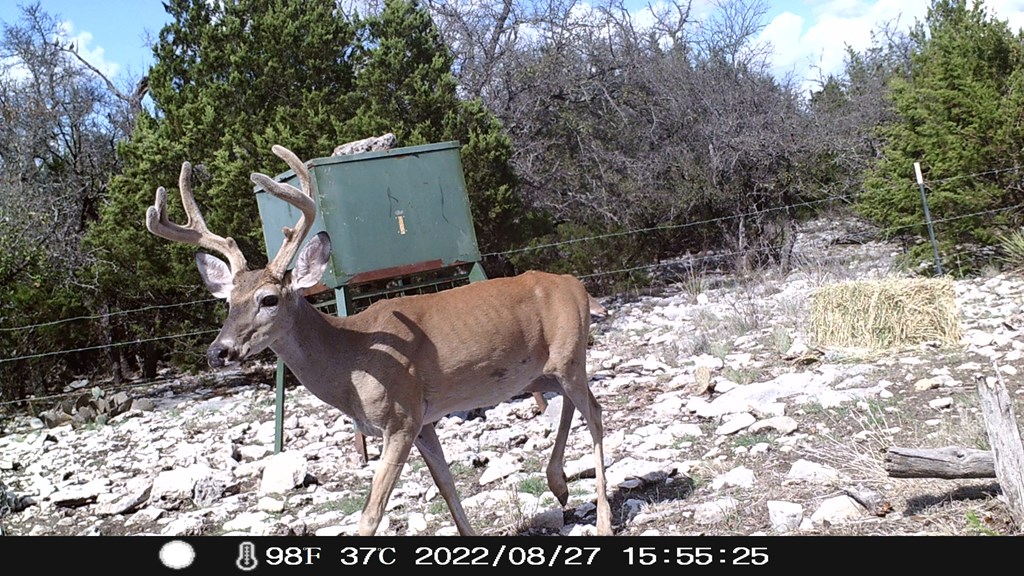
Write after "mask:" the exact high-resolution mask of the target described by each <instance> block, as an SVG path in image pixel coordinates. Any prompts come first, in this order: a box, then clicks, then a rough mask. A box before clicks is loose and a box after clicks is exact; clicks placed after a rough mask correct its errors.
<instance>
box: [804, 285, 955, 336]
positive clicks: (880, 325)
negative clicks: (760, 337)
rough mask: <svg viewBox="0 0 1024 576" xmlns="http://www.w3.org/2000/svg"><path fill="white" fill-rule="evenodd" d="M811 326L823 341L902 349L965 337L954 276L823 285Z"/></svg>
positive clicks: (814, 300)
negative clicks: (924, 343) (961, 325)
mask: <svg viewBox="0 0 1024 576" xmlns="http://www.w3.org/2000/svg"><path fill="white" fill-rule="evenodd" d="M811 327H812V331H813V336H814V338H815V340H816V342H817V343H818V345H821V346H837V347H844V348H845V347H856V348H869V349H876V350H877V349H889V348H900V347H903V346H911V345H915V344H921V343H923V342H938V343H940V344H943V345H953V344H956V343H958V342H959V341H960V334H961V329H960V314H959V310H958V309H957V305H956V299H955V294H954V292H953V280H952V279H951V278H887V279H883V280H864V281H857V282H845V283H842V284H834V285H830V286H825V287H823V288H820V289H818V290H817V291H816V292H815V293H814V295H813V296H812V300H811Z"/></svg>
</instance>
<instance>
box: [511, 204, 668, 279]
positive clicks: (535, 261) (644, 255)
mask: <svg viewBox="0 0 1024 576" xmlns="http://www.w3.org/2000/svg"><path fill="white" fill-rule="evenodd" d="M509 258H510V260H511V261H512V263H513V264H514V265H515V266H516V267H517V268H519V269H521V270H526V269H537V270H546V271H548V272H554V273H558V274H574V275H577V276H583V280H584V281H585V282H586V284H587V287H588V289H589V290H590V292H591V293H592V294H597V295H601V294H611V293H617V292H623V291H626V289H636V288H637V287H642V286H646V285H648V284H649V283H650V274H649V273H650V266H649V265H645V264H644V263H646V262H650V261H651V260H653V259H654V258H655V256H654V253H653V251H652V248H651V246H650V245H649V244H647V243H645V242H644V241H643V239H642V238H640V237H639V236H638V235H636V234H623V233H622V232H621V231H620V230H614V229H613V230H609V229H605V228H601V227H600V226H599V225H591V226H586V225H581V224H576V223H573V222H562V223H560V224H558V225H557V226H555V229H554V231H553V232H552V233H549V234H546V235H543V236H539V237H537V238H535V239H533V240H531V241H530V242H529V244H527V246H526V247H525V248H523V249H521V250H519V251H515V252H513V253H511V254H510V255H509ZM593 270H603V271H606V272H608V274H601V275H597V276H592V277H588V276H587V275H588V273H589V272H591V271H593Z"/></svg>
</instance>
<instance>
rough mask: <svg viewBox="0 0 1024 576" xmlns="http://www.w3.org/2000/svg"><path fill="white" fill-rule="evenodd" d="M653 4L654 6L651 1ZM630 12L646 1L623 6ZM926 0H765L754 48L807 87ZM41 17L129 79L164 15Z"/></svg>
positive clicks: (144, 59) (8, 9)
mask: <svg viewBox="0 0 1024 576" xmlns="http://www.w3.org/2000/svg"><path fill="white" fill-rule="evenodd" d="M653 1H657V0H653ZM28 3H30V2H29V0H4V1H3V2H0V20H2V21H4V22H6V23H11V22H14V21H15V20H16V19H17V18H18V16H19V14H20V11H19V9H18V6H19V5H23V4H28ZM631 4H635V5H636V6H637V8H638V10H640V9H642V7H644V6H646V4H647V1H646V0H629V1H628V2H627V5H631ZM929 4H930V2H929V1H928V0H771V1H769V6H770V8H769V11H768V13H767V14H766V22H767V25H766V26H765V28H764V30H763V31H762V33H761V38H760V40H761V41H764V42H768V43H770V44H771V46H772V47H773V54H774V56H773V58H772V62H773V69H774V71H775V73H776V74H778V75H782V74H785V73H787V72H791V73H793V74H795V75H796V77H797V78H798V79H805V80H806V84H807V85H808V86H811V85H813V82H812V80H813V79H815V78H818V77H819V76H820V75H821V74H820V72H824V73H829V72H832V73H836V72H840V71H841V70H842V64H843V56H844V46H845V45H846V44H850V45H851V46H853V47H854V48H857V49H863V48H864V47H866V46H867V45H868V43H869V41H870V32H871V30H872V29H873V28H874V27H875V26H876V24H877V23H879V22H886V21H892V20H894V19H897V18H898V19H899V22H900V24H901V26H909V25H910V24H911V23H913V22H914V20H915V19H919V18H923V17H924V14H925V11H926V10H927V7H928V5H929ZM40 5H41V6H42V8H43V10H45V11H47V12H49V13H51V14H59V15H61V16H62V18H63V20H64V21H66V22H67V26H68V29H69V35H70V36H71V37H75V38H77V39H78V44H79V46H80V53H81V54H83V55H84V56H85V57H86V58H87V59H88V60H89V61H90V62H91V63H92V64H93V65H95V66H97V67H98V68H100V69H101V70H104V71H105V72H107V73H108V74H109V75H111V76H113V77H121V78H122V79H125V78H127V77H129V76H130V77H132V78H137V77H138V76H141V75H142V73H144V71H145V70H146V68H147V67H148V66H149V65H150V64H151V63H152V55H151V52H150V50H149V48H148V47H147V42H148V40H147V38H154V37H155V36H156V34H157V33H158V32H159V30H160V28H161V27H162V26H163V24H164V23H166V22H167V19H168V18H167V14H166V12H164V9H163V5H162V3H161V2H160V0H41V1H40ZM709 5H710V0H693V14H701V13H703V12H704V11H706V10H707V6H709ZM985 5H986V7H988V9H989V10H990V11H991V12H992V13H993V14H995V15H996V16H997V17H998V18H1001V19H1007V20H1009V21H1010V24H1011V26H1013V28H1014V29H1018V28H1022V27H1024V0H986V1H985Z"/></svg>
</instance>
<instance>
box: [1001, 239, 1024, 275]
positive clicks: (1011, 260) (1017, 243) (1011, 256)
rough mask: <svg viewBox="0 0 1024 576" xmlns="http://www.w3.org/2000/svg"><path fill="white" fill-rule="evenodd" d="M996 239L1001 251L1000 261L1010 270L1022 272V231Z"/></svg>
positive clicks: (1023, 252)
mask: <svg viewBox="0 0 1024 576" xmlns="http://www.w3.org/2000/svg"><path fill="white" fill-rule="evenodd" d="M996 237H997V239H998V241H999V247H1000V248H1001V249H1002V254H1001V256H1000V260H1002V262H1003V263H1004V264H1005V265H1006V267H1007V268H1009V269H1011V270H1014V271H1021V270H1024V231H1021V230H1020V229H1018V230H1014V231H1013V232H1009V233H1006V234H998V235H997V236H996Z"/></svg>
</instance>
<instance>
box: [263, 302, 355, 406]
mask: <svg viewBox="0 0 1024 576" xmlns="http://www.w3.org/2000/svg"><path fill="white" fill-rule="evenodd" d="M292 318H293V321H292V324H291V327H290V328H289V329H288V330H285V331H284V333H283V334H282V335H281V336H280V337H279V338H278V339H277V340H276V341H275V342H274V343H273V344H271V346H270V348H271V350H273V351H274V352H275V353H276V354H277V356H278V357H279V358H280V359H281V360H282V361H284V363H285V366H287V367H288V369H289V370H290V371H291V372H292V373H293V374H294V375H295V377H296V378H298V380H299V382H301V383H302V385H303V386H305V387H306V388H307V389H308V390H309V391H310V392H312V393H313V394H314V395H315V396H317V397H318V398H320V399H321V400H323V401H324V402H327V403H328V404H330V405H332V406H335V407H337V408H339V409H341V410H342V411H343V412H346V413H349V409H348V406H353V405H356V404H357V403H356V402H353V401H352V399H353V397H354V396H356V395H357V394H356V391H355V389H354V387H353V384H352V370H351V366H350V365H349V364H350V363H349V362H347V361H346V357H347V352H349V351H352V350H356V349H357V348H355V347H354V346H355V344H354V343H353V342H352V340H353V339H354V338H356V337H357V336H356V334H355V333H353V332H352V331H350V330H348V329H346V328H345V326H344V320H345V319H344V318H338V317H334V316H328V315H327V314H324V313H322V312H320V311H319V310H317V309H316V308H315V307H313V305H311V304H310V303H308V302H307V301H306V300H304V299H300V301H299V302H298V305H297V306H296V307H295V310H294V312H293V314H292ZM349 415H350V416H354V415H353V414H349Z"/></svg>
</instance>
